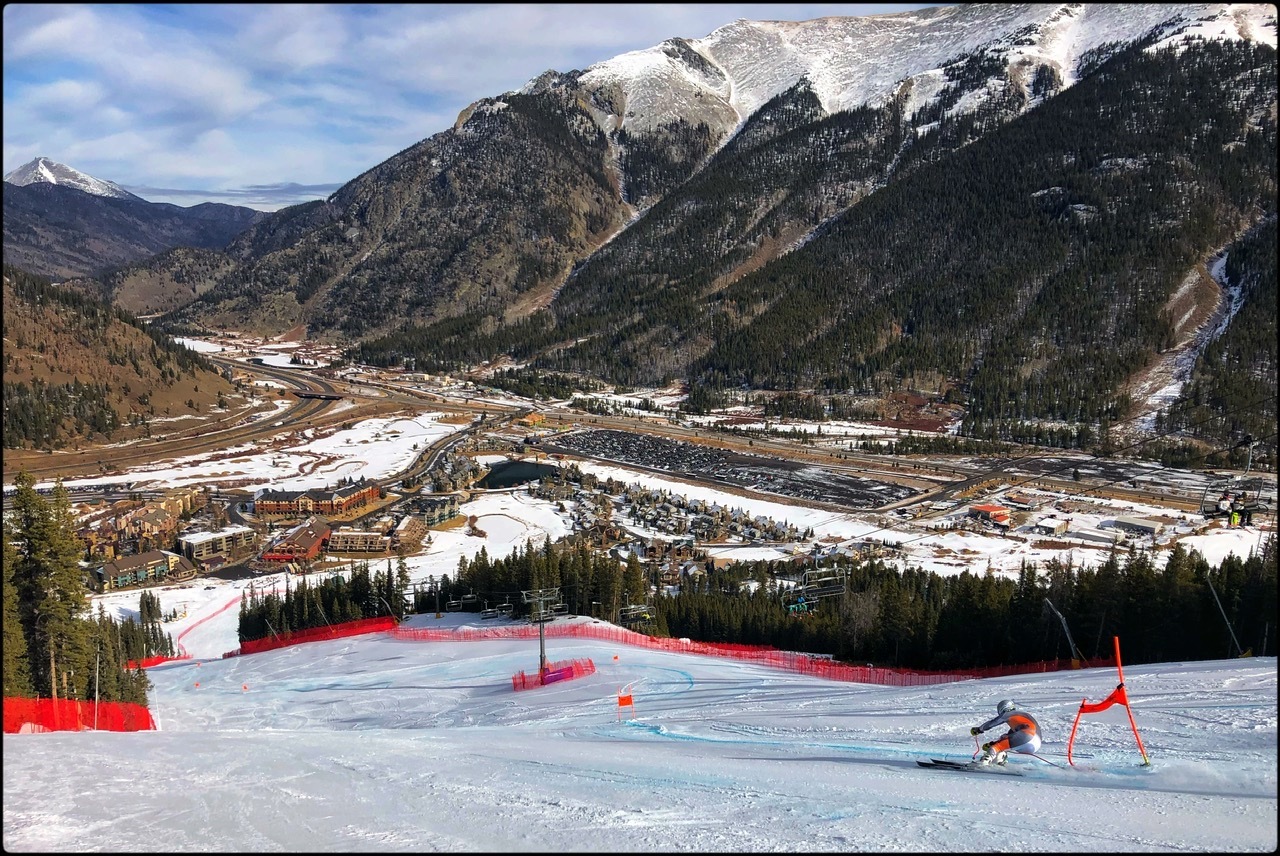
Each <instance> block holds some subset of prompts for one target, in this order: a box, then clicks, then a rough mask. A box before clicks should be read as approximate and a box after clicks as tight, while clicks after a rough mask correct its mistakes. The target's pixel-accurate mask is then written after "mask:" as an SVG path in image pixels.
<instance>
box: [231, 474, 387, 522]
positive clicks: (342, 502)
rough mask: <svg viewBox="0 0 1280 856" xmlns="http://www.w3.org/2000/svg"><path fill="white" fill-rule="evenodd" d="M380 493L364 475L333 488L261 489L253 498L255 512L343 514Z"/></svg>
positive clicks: (373, 500) (276, 515) (279, 515)
mask: <svg viewBox="0 0 1280 856" xmlns="http://www.w3.org/2000/svg"><path fill="white" fill-rule="evenodd" d="M379 496H381V488H379V486H378V485H377V483H375V482H370V481H368V480H366V479H363V478H362V479H360V480H359V481H356V482H352V483H351V484H345V485H339V486H338V487H336V488H323V489H321V488H309V489H307V490H262V491H259V492H258V494H257V495H256V496H255V497H254V499H253V511H254V514H257V515H260V516H263V517H281V516H283V517H289V516H298V515H301V514H326V515H337V514H345V513H346V512H348V511H350V510H352V509H353V508H363V507H364V506H366V505H368V504H369V503H371V502H375V501H376V500H377V499H378V498H379Z"/></svg>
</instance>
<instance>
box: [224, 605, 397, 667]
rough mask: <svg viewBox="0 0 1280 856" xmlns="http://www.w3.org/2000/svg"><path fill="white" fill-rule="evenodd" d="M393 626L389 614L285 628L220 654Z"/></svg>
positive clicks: (282, 646)
mask: <svg viewBox="0 0 1280 856" xmlns="http://www.w3.org/2000/svg"><path fill="white" fill-rule="evenodd" d="M395 626H396V620H395V618H393V617H392V616H390V615H382V616H379V617H377V618H361V619H359V620H357V621H344V622H343V623H342V624H330V625H327V626H325V627H309V628H307V629H305V630H287V631H285V632H284V633H276V634H274V635H271V636H264V637H263V638H261V639H250V640H248V641H246V642H241V643H240V647H239V648H238V649H237V650H235V651H228V652H227V653H225V654H223V655H222V656H223V657H233V656H235V655H237V654H259V653H261V652H263V651H272V650H274V649H276V648H284V647H286V646H289V645H300V644H302V643H303V642H321V641H327V640H330V639H345V638H346V637H348V636H360V635H363V634H365V633H380V632H382V631H384V630H392V629H394V628H395Z"/></svg>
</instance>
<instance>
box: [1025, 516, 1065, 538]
mask: <svg viewBox="0 0 1280 856" xmlns="http://www.w3.org/2000/svg"><path fill="white" fill-rule="evenodd" d="M1068 528H1070V523H1069V521H1068V520H1067V519H1066V518H1065V517H1053V516H1049V517H1042V518H1040V519H1039V520H1037V521H1036V522H1035V524H1034V525H1032V527H1031V531H1032V532H1035V533H1036V534H1037V535H1064V534H1066V531H1067V529H1068Z"/></svg>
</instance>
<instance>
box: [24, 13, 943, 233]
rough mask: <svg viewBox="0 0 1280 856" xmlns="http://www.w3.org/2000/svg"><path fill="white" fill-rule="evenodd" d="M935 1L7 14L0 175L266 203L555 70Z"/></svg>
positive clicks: (308, 192) (293, 199) (175, 198)
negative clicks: (770, 23) (49, 171)
mask: <svg viewBox="0 0 1280 856" xmlns="http://www.w3.org/2000/svg"><path fill="white" fill-rule="evenodd" d="M935 5H945V4H938V3H932V4H930V3H915V4H901V3H899V4H893V3H875V4H866V3H843V4H841V3H810V4H804V3H802V4H785V3H778V4H773V3H724V4H713V3H709V4H692V5H687V4H620V5H605V4H600V5H567V4H566V5H562V4H514V5H504V4H496V5H489V4H439V5H359V4H357V5H345V4H334V5H324V4H322V5H315V6H295V5H269V4H252V5H180V4H179V5H170V4H142V5H114V4H100V5H95V4H90V5H63V4H53V5H36V4H12V5H6V6H5V7H4V167H3V172H4V174H7V173H8V172H10V171H11V170H13V169H15V168H17V167H19V166H21V165H22V164H24V163H27V162H28V161H30V160H31V159H32V158H35V157H39V156H44V157H49V158H52V159H53V160H55V161H59V162H61V163H64V164H67V165H68V166H71V167H74V168H76V169H78V170H80V171H82V172H85V173H88V174H89V175H92V176H94V177H96V178H102V179H107V180H110V181H114V182H116V183H117V184H120V185H123V186H124V187H126V188H127V189H129V190H130V191H132V192H134V193H136V194H138V195H139V196H142V197H143V198H144V199H148V200H151V201H153V202H172V203H175V204H178V205H184V206H185V205H195V204H197V203H200V202H227V203H232V204H238V205H247V206H250V207H253V208H259V209H261V210H274V209H277V208H280V207H283V206H285V205H291V204H294V203H297V202H302V201H305V200H308V199H316V198H321V197H323V196H326V195H328V194H329V193H331V192H332V191H333V190H335V189H337V188H338V187H339V186H341V185H342V184H344V183H346V182H347V181H350V180H351V179H353V178H355V177H356V176H357V175H359V174H360V173H362V172H364V171H365V170H367V169H369V168H371V167H373V166H375V165H377V164H379V163H381V162H382V161H384V160H386V159H387V158H389V157H391V156H392V155H394V154H395V153H396V152H399V151H401V150H403V149H405V148H408V147H409V146H411V145H413V144H414V143H416V142H418V141H420V140H423V139H425V138H427V137H430V136H432V135H433V134H436V133H439V132H440V131H443V130H445V129H446V128H448V127H449V126H451V125H452V124H453V121H454V119H455V118H457V115H458V113H459V112H460V111H461V110H462V109H463V108H464V107H466V106H467V105H468V104H470V103H472V102H473V101H475V100H477V99H479V98H483V97H486V96H494V95H500V94H501V93H503V92H507V91H511V90H514V89H519V88H520V87H521V86H523V85H524V84H525V83H527V82H528V81H529V80H531V79H533V78H534V77H537V76H538V75H539V74H541V73H542V72H544V71H546V70H548V69H554V70H556V71H570V70H573V69H585V68H586V67H587V66H589V65H591V64H593V63H596V62H600V61H602V60H606V59H609V58H610V57H613V56H617V55H618V54H621V53H625V52H627V51H632V50H638V49H641V48H646V47H650V46H652V45H656V44H658V43H660V42H662V41H663V40H664V39H667V38H671V37H675V36H681V37H685V38H701V37H703V36H706V35H707V34H709V33H710V32H711V31H713V30H715V29H716V28H718V27H721V26H723V25H725V24H728V23H730V22H732V21H734V20H736V19H738V18H748V19H752V20H806V19H810V18H817V17H823V16H827V15H874V14H884V13H887V12H900V11H904V10H907V9H919V8H926V7H928V6H935Z"/></svg>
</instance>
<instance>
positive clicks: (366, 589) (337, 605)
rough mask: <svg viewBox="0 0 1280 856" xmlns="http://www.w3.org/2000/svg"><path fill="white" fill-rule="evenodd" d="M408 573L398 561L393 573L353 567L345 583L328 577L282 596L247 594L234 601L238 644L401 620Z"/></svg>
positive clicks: (301, 580)
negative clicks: (237, 604) (387, 619)
mask: <svg viewBox="0 0 1280 856" xmlns="http://www.w3.org/2000/svg"><path fill="white" fill-rule="evenodd" d="M408 591H409V568H408V565H406V564H405V561H404V557H403V556H401V557H400V559H399V561H398V563H397V568H396V570H395V572H392V570H391V562H390V560H388V562H387V569H386V570H385V571H384V570H377V571H373V572H370V569H369V563H368V562H360V563H359V564H355V565H353V567H352V569H351V574H350V578H349V579H348V578H345V577H342V576H337V575H334V576H332V577H327V578H325V579H324V580H322V581H320V582H319V583H309V582H308V581H307V578H306V577H300V578H299V579H298V580H297V582H296V583H293V582H290V583H289V584H288V588H286V589H285V593H284V594H283V595H279V594H276V593H275V592H273V591H272V592H258V591H256V590H254V589H252V588H251V589H250V590H249V591H247V592H245V593H244V594H242V595H241V596H240V624H239V635H240V641H241V642H250V641H253V640H255V639H264V638H266V637H268V636H273V637H278V636H282V635H283V634H285V633H289V632H291V631H295V630H310V629H313V628H316V627H330V626H333V625H335V624H342V623H344V622H348V621H359V620H360V619H362V618H376V617H378V616H380V615H390V616H392V617H394V618H395V619H396V620H397V621H400V620H403V619H404V616H405V611H406V610H405V596H406V594H407V593H408Z"/></svg>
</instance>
